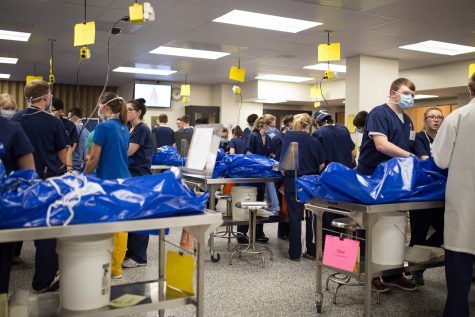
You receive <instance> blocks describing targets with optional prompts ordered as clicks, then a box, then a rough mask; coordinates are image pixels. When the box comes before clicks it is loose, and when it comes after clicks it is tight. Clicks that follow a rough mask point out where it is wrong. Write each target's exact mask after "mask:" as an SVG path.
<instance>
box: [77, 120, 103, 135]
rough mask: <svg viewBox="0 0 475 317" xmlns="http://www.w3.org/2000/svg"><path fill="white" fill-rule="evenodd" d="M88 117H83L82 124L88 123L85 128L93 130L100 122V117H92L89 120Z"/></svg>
mask: <svg viewBox="0 0 475 317" xmlns="http://www.w3.org/2000/svg"><path fill="white" fill-rule="evenodd" d="M86 121H87V118H83V119H81V122H82V124H86V125H85V128H86V129H87V130H88V131H89V132H92V131H94V130H95V129H96V126H97V125H98V124H99V119H97V118H91V119H89V121H87V123H86Z"/></svg>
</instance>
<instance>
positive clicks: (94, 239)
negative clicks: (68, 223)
mask: <svg viewBox="0 0 475 317" xmlns="http://www.w3.org/2000/svg"><path fill="white" fill-rule="evenodd" d="M113 245H114V244H113V241H112V234H102V235H93V236H81V237H71V238H61V239H58V245H57V247H56V249H57V252H61V251H62V250H64V251H72V250H77V251H80V250H90V251H93V250H97V249H99V250H104V249H107V248H109V249H112V247H113Z"/></svg>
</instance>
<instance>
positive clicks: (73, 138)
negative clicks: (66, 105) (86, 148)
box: [59, 117, 79, 146]
mask: <svg viewBox="0 0 475 317" xmlns="http://www.w3.org/2000/svg"><path fill="white" fill-rule="evenodd" d="M59 119H60V120H61V122H62V123H63V125H64V129H65V130H66V134H67V135H68V145H71V146H72V145H73V144H78V143H79V134H78V132H77V130H76V125H75V124H74V123H72V122H71V121H69V120H68V119H65V118H63V117H61V118H59Z"/></svg>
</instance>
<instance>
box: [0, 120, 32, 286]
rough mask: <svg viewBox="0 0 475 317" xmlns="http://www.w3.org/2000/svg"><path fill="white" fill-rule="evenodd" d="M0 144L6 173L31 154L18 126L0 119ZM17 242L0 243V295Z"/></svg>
mask: <svg viewBox="0 0 475 317" xmlns="http://www.w3.org/2000/svg"><path fill="white" fill-rule="evenodd" d="M0 144H3V147H4V150H5V154H4V156H3V157H1V159H2V162H3V164H4V166H5V170H6V172H7V173H10V172H11V171H13V170H17V169H18V166H17V160H18V159H19V158H21V157H23V156H25V155H27V154H30V153H33V146H32V145H31V143H30V140H29V139H28V137H27V136H26V133H25V132H24V131H23V129H22V128H21V126H20V124H19V123H17V122H14V121H10V120H8V119H5V118H3V117H0ZM17 244H18V243H17V242H13V243H0V294H1V293H8V286H9V282H10V270H11V266H12V258H13V256H14V251H15V248H16V247H17Z"/></svg>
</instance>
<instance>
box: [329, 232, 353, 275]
mask: <svg viewBox="0 0 475 317" xmlns="http://www.w3.org/2000/svg"><path fill="white" fill-rule="evenodd" d="M358 246H359V241H357V240H351V239H343V240H341V239H340V238H339V237H336V236H331V235H327V236H326V238H325V250H324V251H323V265H327V266H331V267H334V268H338V269H342V270H345V271H348V272H353V270H354V268H355V264H356V259H357V257H358V250H359V247H358Z"/></svg>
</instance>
